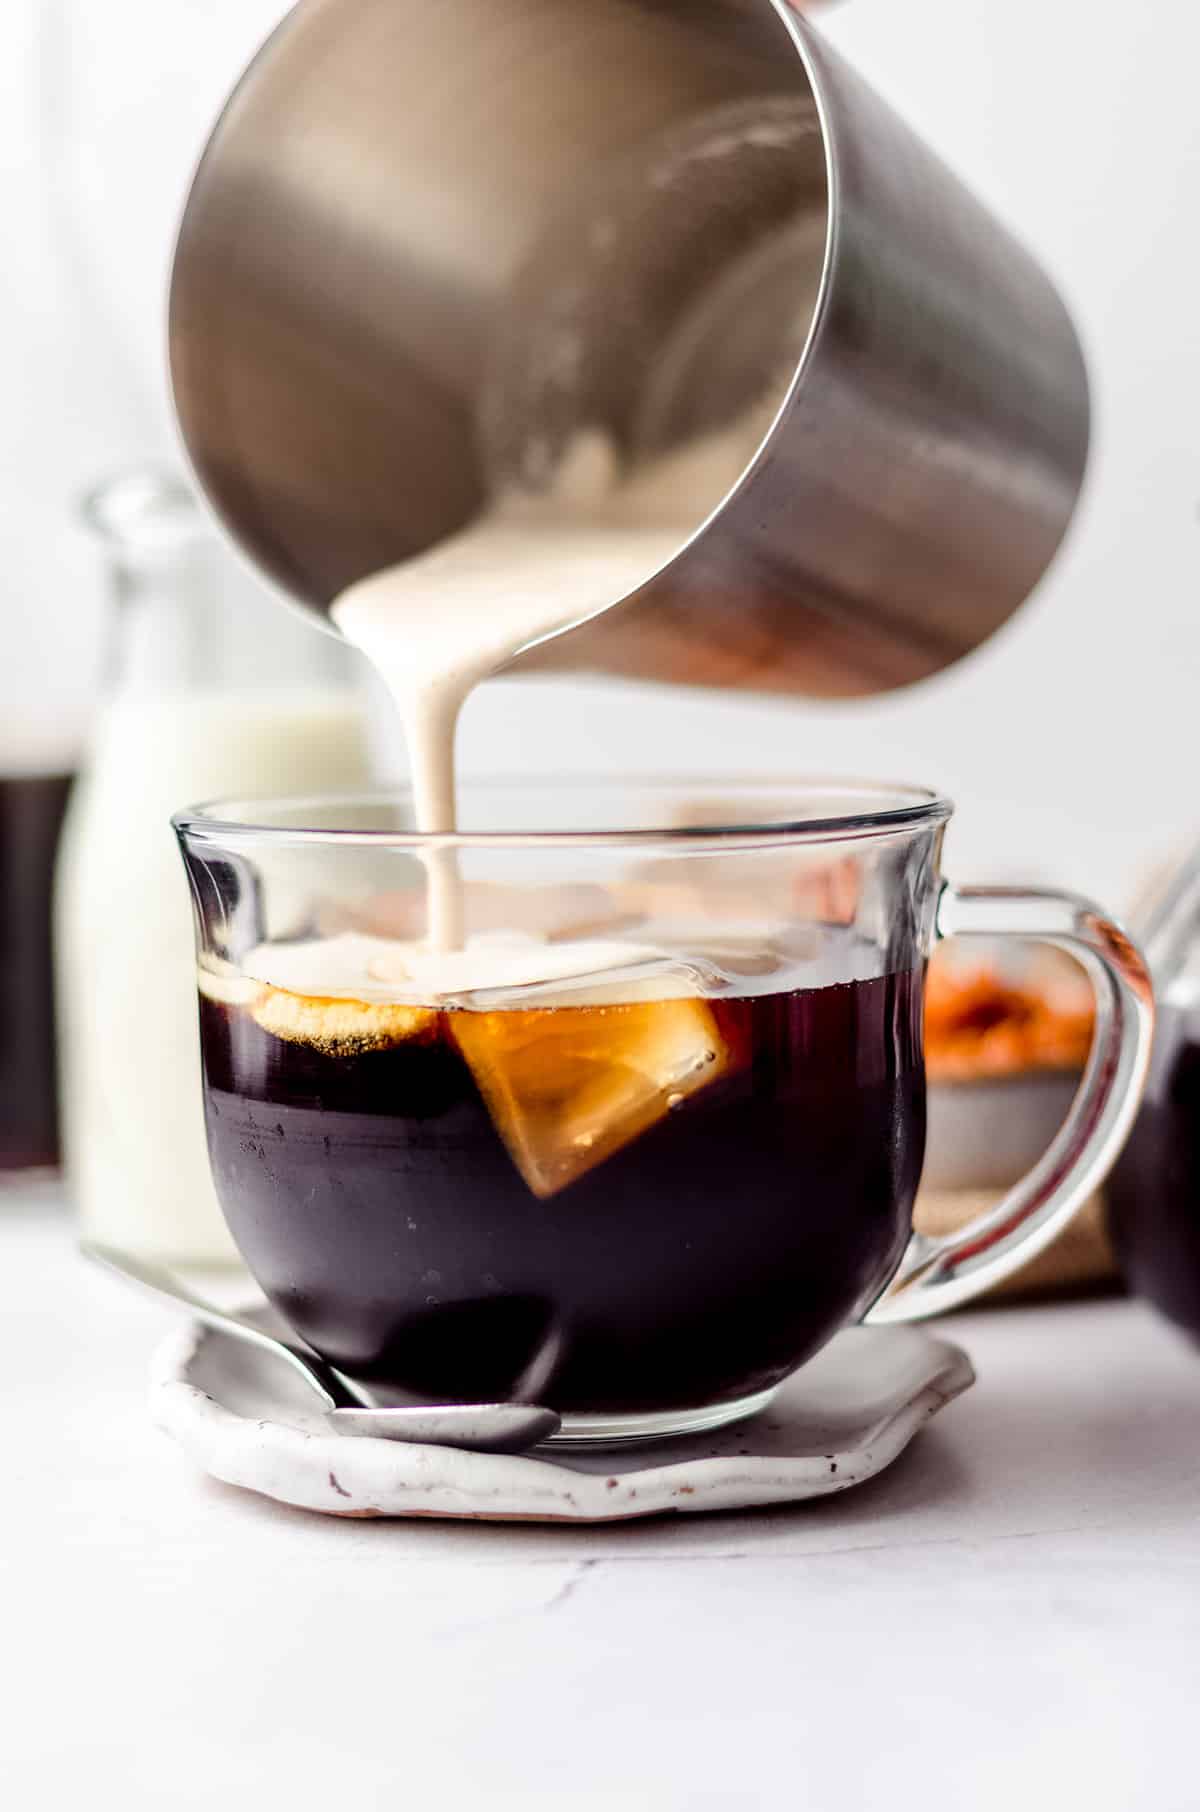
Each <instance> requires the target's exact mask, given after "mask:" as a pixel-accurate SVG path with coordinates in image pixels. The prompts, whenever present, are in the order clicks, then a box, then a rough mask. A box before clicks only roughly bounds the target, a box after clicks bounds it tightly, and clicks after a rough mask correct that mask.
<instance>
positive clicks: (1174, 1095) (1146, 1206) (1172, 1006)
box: [1108, 976, 1200, 1341]
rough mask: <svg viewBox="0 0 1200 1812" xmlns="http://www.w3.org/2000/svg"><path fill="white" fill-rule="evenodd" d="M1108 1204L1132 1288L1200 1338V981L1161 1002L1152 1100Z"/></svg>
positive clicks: (1185, 982) (1188, 980)
mask: <svg viewBox="0 0 1200 1812" xmlns="http://www.w3.org/2000/svg"><path fill="white" fill-rule="evenodd" d="M1108 1199H1109V1214H1110V1220H1111V1225H1112V1235H1113V1241H1114V1244H1115V1245H1116V1248H1117V1256H1118V1258H1119V1259H1120V1262H1121V1266H1122V1269H1123V1270H1124V1273H1125V1277H1126V1279H1127V1281H1128V1283H1129V1286H1130V1288H1131V1289H1133V1290H1135V1291H1136V1292H1137V1294H1138V1295H1139V1296H1144V1297H1146V1298H1147V1300H1148V1301H1150V1302H1152V1303H1154V1304H1155V1305H1156V1307H1157V1308H1159V1309H1160V1310H1161V1311H1162V1313H1163V1314H1164V1315H1166V1316H1168V1317H1169V1319H1170V1320H1171V1321H1173V1322H1175V1323H1176V1324H1177V1325H1178V1326H1179V1327H1181V1328H1184V1329H1185V1330H1186V1331H1187V1332H1188V1333H1189V1334H1191V1335H1192V1337H1193V1339H1195V1340H1197V1341H1200V976H1188V977H1185V978H1183V979H1182V980H1181V981H1179V982H1177V983H1176V984H1175V985H1174V987H1172V988H1171V989H1169V990H1168V991H1167V994H1166V998H1165V999H1164V1000H1160V1003H1159V1016H1158V1026H1157V1030H1156V1033H1155V1040H1154V1056H1153V1059H1152V1061H1151V1067H1150V1080H1149V1082H1148V1084H1147V1088H1146V1096H1145V1100H1144V1102H1143V1104H1142V1109H1141V1113H1140V1114H1139V1116H1138V1119H1137V1122H1136V1124H1135V1126H1134V1129H1133V1133H1132V1135H1131V1137H1130V1140H1129V1143H1128V1145H1127V1146H1126V1148H1125V1151H1124V1153H1123V1154H1122V1156H1121V1158H1120V1160H1119V1162H1118V1164H1117V1166H1116V1169H1115V1171H1114V1172H1113V1175H1112V1178H1111V1180H1110V1183H1109V1190H1108Z"/></svg>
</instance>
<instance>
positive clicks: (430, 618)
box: [332, 405, 773, 979]
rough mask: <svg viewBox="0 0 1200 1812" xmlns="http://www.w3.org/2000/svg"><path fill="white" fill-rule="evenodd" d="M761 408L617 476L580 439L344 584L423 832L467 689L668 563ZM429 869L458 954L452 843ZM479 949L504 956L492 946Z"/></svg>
mask: <svg viewBox="0 0 1200 1812" xmlns="http://www.w3.org/2000/svg"><path fill="white" fill-rule="evenodd" d="M771 408H773V405H772V406H771ZM771 408H768V407H767V406H765V405H764V406H763V407H762V408H760V409H758V410H756V411H752V412H750V413H748V414H747V415H746V416H744V417H743V418H742V419H741V420H740V421H738V422H737V423H735V424H734V425H733V426H731V427H730V428H728V429H727V430H726V431H725V432H723V433H721V434H717V435H711V436H707V437H704V438H702V439H699V440H696V441H693V442H692V443H691V444H690V445H689V446H687V447H684V448H683V449H681V450H680V451H678V452H676V453H674V454H672V455H669V456H666V457H662V458H659V459H657V460H654V461H651V462H648V463H647V464H646V465H645V466H644V467H643V468H642V470H641V471H640V472H639V473H637V474H635V475H634V476H633V477H631V478H628V479H625V480H621V479H620V478H619V476H618V471H617V460H616V454H615V450H614V449H613V447H612V444H611V442H610V441H609V440H608V439H607V438H606V437H605V436H604V435H602V434H600V433H585V434H580V435H578V436H577V438H576V440H575V441H574V443H573V444H572V445H571V447H570V448H569V449H568V451H567V454H566V456H565V458H564V459H563V461H562V463H561V465H560V467H559V470H558V473H557V475H556V479H555V482H554V484H553V486H552V487H551V489H550V490H549V491H548V492H546V493H545V494H538V495H534V494H530V493H523V492H522V493H516V492H514V493H512V494H510V495H509V496H508V497H506V498H502V499H501V500H499V501H498V502H497V504H496V505H495V506H494V507H493V508H492V509H491V510H490V511H489V512H488V513H487V515H485V516H484V517H483V518H481V520H480V521H479V522H478V523H477V524H476V525H474V526H473V527H471V528H469V529H467V530H466V531H464V532H463V533H461V534H459V535H456V536H454V537H452V538H451V539H450V540H448V541H445V542H443V543H442V544H441V545H440V546H438V547H436V548H434V549H433V550H432V551H431V552H430V553H428V554H426V555H425V556H424V557H423V558H420V559H417V560H409V561H406V562H404V563H403V564H401V565H399V566H395V567H391V568H388V569H387V570H385V571H384V572H380V573H375V574H373V575H372V576H370V577H369V578H366V579H363V580H360V581H359V582H358V583H357V584H355V585H352V586H351V587H350V588H349V589H348V590H347V591H345V592H343V593H342V595H341V597H340V598H339V599H338V600H337V602H336V603H335V604H334V606H333V610H332V615H333V618H334V621H335V622H336V623H337V625H338V628H339V629H340V630H341V631H342V634H343V635H344V636H345V637H346V639H347V641H349V642H351V643H352V644H353V645H354V646H355V647H356V648H358V649H359V650H360V651H361V652H362V653H363V654H364V655H365V656H366V657H367V659H368V660H369V661H371V663H372V664H373V665H374V667H375V668H376V670H377V671H378V672H379V673H380V675H381V676H382V678H383V680H384V682H385V684H386V685H387V687H388V690H389V691H390V693H391V695H392V697H393V699H394V700H395V702H396V705H397V707H398V709H399V712H400V717H401V721H402V724H403V728H404V735H405V740H406V743H407V746H408V754H409V762H410V767H411V774H412V788H413V799H414V805H415V811H416V820H417V829H418V830H419V831H421V832H423V833H426V834H429V833H434V832H438V831H446V832H453V831H454V830H455V829H456V828H457V812H456V801H455V777H454V740H455V729H456V726H457V723H458V718H459V714H460V712H461V710H462V707H463V705H464V704H465V702H466V700H467V698H468V696H469V695H470V693H471V692H472V690H473V689H474V688H475V686H477V685H478V684H479V683H480V682H481V681H482V680H484V679H486V678H488V677H489V675H492V674H495V673H496V672H498V671H499V670H500V669H501V668H503V667H505V666H506V665H507V664H508V662H509V661H511V660H512V659H513V658H514V656H515V655H517V654H518V653H519V652H520V651H521V650H522V649H524V648H528V647H530V646H531V645H532V644H534V643H536V642H539V641H542V640H544V639H546V638H547V637H549V636H552V635H557V634H559V633H561V632H562V631H563V630H565V629H569V628H571V627H572V626H573V625H575V624H577V623H581V622H583V621H584V620H585V619H586V618H588V617H591V616H593V615H595V614H596V613H597V612H598V611H601V610H603V609H605V608H607V607H608V606H609V605H611V604H615V603H617V602H619V601H620V600H621V599H622V598H624V597H626V596H628V595H629V594H630V593H631V592H632V591H634V590H636V589H637V588H638V587H639V586H640V585H642V584H643V583H644V582H645V580H646V579H647V578H648V577H649V576H650V575H652V574H653V573H655V572H657V571H658V570H659V569H660V568H661V567H662V566H665V565H666V563H667V562H668V561H669V560H670V559H671V558H672V557H673V556H674V555H675V554H676V553H677V552H678V551H679V549H680V547H681V546H682V544H683V543H684V541H686V539H687V538H688V535H689V533H690V532H691V530H692V529H693V528H694V526H695V524H696V522H697V521H698V520H701V519H702V517H703V515H704V514H705V513H706V512H707V510H708V509H710V508H712V507H714V506H715V505H716V504H717V503H718V502H719V501H720V499H721V497H722V496H723V495H724V493H725V492H726V490H727V489H728V488H729V485H730V483H731V482H732V481H733V480H734V479H735V478H736V477H737V476H738V474H739V473H740V472H742V471H743V470H744V469H745V467H746V465H747V464H748V463H749V461H750V459H751V458H752V457H753V454H754V452H755V449H756V448H757V446H758V444H759V442H760V441H761V439H762V438H763V435H764V434H765V432H766V429H767V427H768V425H769V421H770V413H771ZM426 872H427V877H428V912H427V925H428V942H429V944H430V946H431V947H432V949H433V950H435V951H445V952H451V951H456V950H458V949H460V948H461V946H462V944H463V941H464V937H465V922H464V911H463V895H462V888H461V884H460V880H459V875H458V864H457V860H456V853H455V851H454V850H453V849H445V850H435V851H432V852H430V854H429V855H428V857H427V858H426ZM491 954H492V958H493V960H494V961H497V962H500V961H502V958H501V953H500V952H499V951H493V952H492V953H491ZM527 960H528V959H526V961H527ZM497 979H499V978H497Z"/></svg>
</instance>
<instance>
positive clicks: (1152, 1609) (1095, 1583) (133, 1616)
mask: <svg viewBox="0 0 1200 1812" xmlns="http://www.w3.org/2000/svg"><path fill="white" fill-rule="evenodd" d="M168 1324H169V1317H168V1316H167V1315H165V1314H160V1313H159V1312H158V1311H156V1310H155V1309H154V1307H153V1306H151V1305H148V1304H145V1305H144V1304H143V1303H142V1302H140V1301H139V1300H137V1299H136V1298H135V1297H133V1296H126V1295H125V1294H124V1293H123V1292H122V1290H121V1287H120V1285H119V1284H117V1283H115V1282H112V1281H110V1280H109V1279H107V1278H105V1277H103V1276H101V1275H99V1274H95V1275H93V1274H91V1273H89V1272H88V1271H87V1270H86V1269H85V1268H84V1267H83V1265H82V1264H81V1263H80V1262H79V1261H78V1260H77V1259H76V1258H75V1256H74V1254H73V1253H72V1251H71V1249H70V1239H69V1229H68V1228H67V1226H66V1224H65V1222H64V1220H63V1218H62V1216H61V1213H60V1212H58V1211H56V1209H55V1206H54V1204H53V1202H52V1201H50V1202H45V1201H44V1202H42V1203H40V1204H36V1203H34V1202H33V1201H32V1200H31V1199H30V1198H28V1197H22V1196H21V1195H18V1194H13V1193H9V1194H2V1193H0V1367H2V1375H3V1378H4V1386H3V1390H4V1397H3V1417H4V1420H3V1429H4V1435H5V1439H4V1442H3V1474H2V1477H3V1495H2V1497H0V1537H2V1539H0V1603H2V1605H3V1624H2V1626H0V1627H2V1629H3V1636H4V1647H3V1651H2V1653H3V1660H2V1661H0V1675H6V1678H5V1679H4V1680H3V1684H2V1685H0V1707H2V1710H0V1783H2V1784H3V1788H4V1790H5V1791H4V1798H5V1802H6V1803H8V1804H11V1805H13V1806H21V1807H22V1808H23V1809H28V1812H41V1809H42V1808H58V1807H60V1806H62V1807H68V1806H72V1805H74V1804H76V1803H79V1804H87V1805H93V1804H94V1805H97V1806H108V1805H112V1806H119V1807H121V1808H122V1812H140V1809H141V1808H143V1807H144V1808H147V1812H149V1809H150V1808H154V1812H159V1809H160V1808H164V1807H170V1808H172V1809H173V1812H174V1809H175V1808H179V1809H180V1812H191V1808H193V1807H195V1808H200V1807H204V1808H205V1812H210V1809H211V1808H212V1807H214V1806H222V1805H224V1806H229V1807H235V1808H239V1809H240V1808H241V1807H243V1806H245V1807H249V1806H252V1805H254V1806H268V1807H273V1806H276V1805H278V1806H284V1805H286V1806H287V1807H289V1809H290V1812H293V1809H297V1808H299V1809H307V1808H308V1807H313V1808H318V1807H319V1808H322V1809H323V1812H324V1809H326V1808H334V1807H351V1806H353V1807H366V1808H371V1809H373V1808H375V1807H380V1808H382V1807H385V1806H386V1807H388V1808H391V1807H393V1806H396V1807H401V1806H405V1807H408V1806H411V1807H421V1808H425V1807H431V1808H439V1809H440V1808H452V1809H453V1808H457V1807H460V1806H461V1807H474V1806H480V1807H484V1806H486V1807H489V1808H492V1807H499V1808H502V1809H505V1812H506V1809H507V1808H510V1807H511V1808H522V1809H525V1808H529V1809H530V1812H541V1809H542V1808H550V1807H555V1808H558V1807H569V1808H576V1807H579V1808H582V1809H584V1812H601V1809H603V1812H607V1809H608V1808H610V1807H611V1808H614V1809H616V1808H620V1809H621V1812H625V1809H626V1808H629V1809H631V1812H641V1809H642V1808H646V1809H647V1812H649V1809H650V1808H653V1809H654V1812H685V1809H686V1812H691V1808H699V1809H700V1812H718V1809H719V1812H725V1809H726V1808H736V1809H738V1812H740V1809H741V1808H758V1807H771V1808H774V1807H777V1806H778V1807H791V1806H797V1807H803V1808H806V1809H809V1808H811V1809H812V1812H843V1809H844V1812H860V1809H862V1812H866V1809H867V1808H872V1809H874V1808H876V1807H879V1808H886V1809H887V1812H907V1809H908V1808H910V1807H913V1808H915V1807H931V1808H932V1807H937V1808H942V1807H946V1808H954V1809H955V1812H958V1809H959V1808H969V1809H970V1812H1014V1808H1019V1809H1023V1808H1025V1807H1032V1808H1034V1809H1035V1812H1042V1808H1047V1809H1053V1808H1056V1807H1058V1806H1059V1805H1062V1806H1069V1807H1071V1808H1072V1809H1074V1808H1085V1809H1086V1812H1109V1809H1110V1808H1111V1809H1112V1812H1133V1809H1134V1808H1138V1809H1140V1808H1142V1807H1151V1806H1153V1807H1154V1808H1155V1809H1156V1812H1175V1809H1176V1808H1178V1809H1179V1812H1184V1808H1189V1809H1191V1808H1194V1807H1195V1806H1196V1805H1197V1804H1198V1803H1200V1763H1197V1761H1196V1745H1195V1735H1194V1722H1195V1700H1196V1682H1197V1680H1198V1679H1200V1354H1198V1353H1195V1352H1193V1351H1191V1350H1190V1349H1189V1348H1187V1347H1186V1346H1185V1345H1184V1344H1183V1343H1182V1342H1181V1341H1180V1340H1179V1339H1178V1338H1177V1337H1176V1336H1174V1335H1173V1334H1172V1333H1171V1332H1169V1331H1168V1330H1167V1329H1166V1328H1165V1327H1163V1326H1161V1325H1160V1324H1158V1323H1157V1322H1156V1321H1154V1320H1153V1319H1152V1318H1151V1316H1150V1315H1149V1313H1148V1312H1147V1311H1145V1310H1144V1309H1142V1308H1140V1307H1138V1306H1136V1305H1132V1304H1128V1303H1125V1302H1101V1303H1091V1304H1081V1305H1076V1306H1071V1307H1064V1308H1058V1309H1055V1310H1051V1311H1048V1310H1032V1311H1031V1310H1018V1311H1004V1312H999V1313H997V1312H982V1313H976V1314H969V1315H959V1316H956V1317H953V1318H952V1319H951V1320H950V1321H948V1322H947V1324H946V1327H947V1331H948V1332H950V1333H952V1334H953V1336H954V1338H956V1339H958V1340H960V1341H961V1342H962V1343H963V1344H964V1345H965V1346H966V1348H967V1350H968V1351H969V1352H970V1353H971V1355H972V1357H973V1358H974V1359H975V1361H976V1364H977V1366H978V1369H979V1375H980V1382H979V1385H978V1387H977V1389H976V1390H975V1391H973V1392H971V1393H970V1394H969V1395H968V1396H967V1397H966V1398H964V1399H963V1400H962V1401H961V1402H960V1403H958V1404H955V1405H952V1406H951V1408H950V1409H948V1410H947V1411H946V1413H945V1415H944V1416H943V1417H942V1418H940V1419H939V1421H938V1422H937V1423H936V1424H934V1425H933V1427H932V1428H930V1429H929V1430H927V1431H926V1432H925V1433H924V1434H923V1435H922V1436H921V1437H920V1439H919V1440H918V1441H917V1442H916V1443H915V1444H914V1446H913V1447H912V1448H911V1449H910V1451H909V1453H908V1454H907V1455H905V1456H904V1457H903V1458H902V1459H901V1460H900V1461H899V1462H898V1463H897V1464H896V1466H895V1467H894V1468H893V1469H892V1470H891V1471H889V1472H888V1473H886V1474H885V1475H884V1476H883V1477H882V1478H880V1479H878V1480H876V1481H874V1482H873V1483H871V1484H869V1485H867V1486H864V1487H863V1488H862V1489H861V1490H858V1491H855V1492H853V1493H849V1494H847V1495H846V1496H845V1497H842V1498H836V1499H831V1500H827V1501H826V1502H824V1503H818V1504H810V1505H806V1506H801V1507H799V1508H796V1509H792V1510H781V1511H774V1512H771V1513H769V1514H766V1515H757V1514H742V1515H736V1516H720V1517H712V1518H701V1517H697V1518H694V1519H689V1520H687V1521H659V1522H654V1523H646V1524H629V1525H624V1526H621V1527H615V1528H608V1529H605V1530H591V1531H579V1530H570V1529H552V1528H535V1527H519V1528H512V1527H500V1526H474V1525H462V1524H450V1525H441V1524H438V1523H421V1524H406V1523H350V1524H343V1523H335V1522H331V1521H327V1520H325V1519H323V1518H320V1517H316V1516H310V1515H307V1514H305V1513H302V1512H297V1511H288V1510H283V1509H280V1508H278V1507H275V1506H273V1505H270V1504H268V1503H266V1502H263V1501H261V1500H258V1499H255V1498H252V1497H249V1496H246V1495H244V1494H241V1493H238V1492H236V1491H233V1490H231V1489H229V1488H227V1487H221V1486H217V1485H214V1484H211V1483H209V1482H207V1481H206V1480H204V1479H202V1478H200V1477H198V1476H197V1475H196V1473H195V1472H194V1471H193V1470H192V1469H191V1468H190V1467H189V1466H188V1464H187V1462H186V1461H185V1460H184V1459H183V1458H182V1457H181V1455H180V1454H179V1453H178V1452H177V1451H175V1450H174V1449H173V1448H172V1447H171V1446H170V1444H169V1443H168V1442H167V1441H166V1440H165V1439H164V1438H163V1437H162V1436H160V1435H158V1434H156V1433H155V1432H154V1430H153V1429H152V1428H151V1427H150V1425H149V1422H148V1420H147V1417H146V1414H145V1410H144V1403H143V1398H144V1391H145V1379H146V1364H147V1357H148V1354H149V1352H150V1351H151V1349H152V1347H153V1346H154V1344H155V1342H156V1340H157V1339H158V1338H159V1336H160V1335H161V1333H162V1331H163V1330H164V1328H166V1327H167V1326H168Z"/></svg>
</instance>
